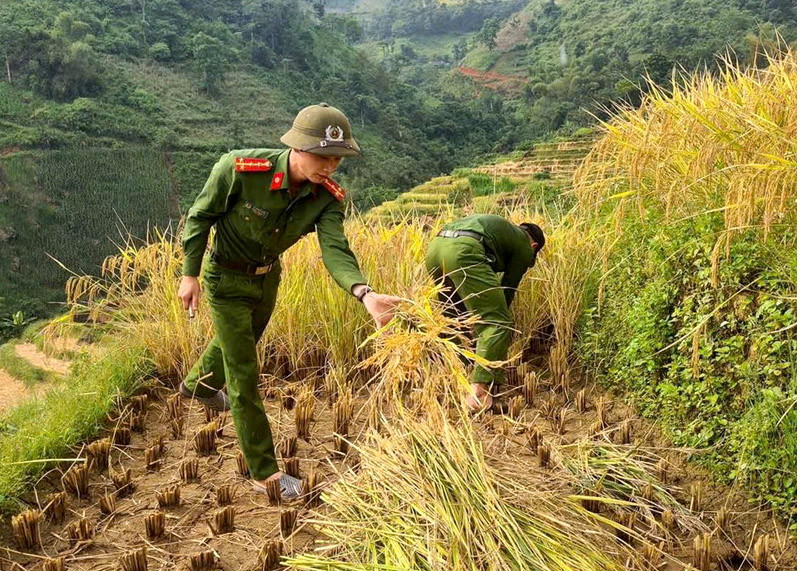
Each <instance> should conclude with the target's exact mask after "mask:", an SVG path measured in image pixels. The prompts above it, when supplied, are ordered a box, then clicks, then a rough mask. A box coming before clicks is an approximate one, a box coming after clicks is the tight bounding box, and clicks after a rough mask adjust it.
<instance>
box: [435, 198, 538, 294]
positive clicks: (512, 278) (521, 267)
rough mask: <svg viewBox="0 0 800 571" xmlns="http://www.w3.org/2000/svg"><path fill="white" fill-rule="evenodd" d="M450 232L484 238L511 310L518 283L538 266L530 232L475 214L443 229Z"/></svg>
mask: <svg viewBox="0 0 800 571" xmlns="http://www.w3.org/2000/svg"><path fill="white" fill-rule="evenodd" d="M444 228H446V229H447V230H471V231H472V232H477V233H478V234H480V235H481V236H483V237H484V240H485V241H486V245H487V246H488V249H489V251H488V252H486V254H487V255H488V257H489V265H490V266H491V267H492V270H494V271H495V272H497V273H501V272H502V274H503V279H502V280H501V281H500V285H501V286H502V287H503V291H504V293H505V296H506V303H508V305H509V307H510V306H511V302H512V301H513V299H514V294H516V293H517V287H519V282H520V281H522V276H523V275H525V272H526V271H528V269H529V268H532V267H533V265H534V264H535V263H536V254H535V252H534V251H533V248H531V241H530V238H529V236H528V233H527V232H525V230H523V229H522V228H520V227H519V226H517V225H515V224H512V223H511V222H509V221H508V220H506V219H505V218H503V217H502V216H496V215H494V214H475V215H473V216H467V217H466V218H462V219H460V220H456V221H455V222H451V223H450V224H447V225H445V226H444Z"/></svg>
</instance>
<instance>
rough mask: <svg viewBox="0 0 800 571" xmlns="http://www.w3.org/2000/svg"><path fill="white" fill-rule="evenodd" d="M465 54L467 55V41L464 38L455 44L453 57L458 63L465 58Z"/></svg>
mask: <svg viewBox="0 0 800 571" xmlns="http://www.w3.org/2000/svg"><path fill="white" fill-rule="evenodd" d="M465 55H467V42H466V40H463V39H462V40H459V41H458V42H457V43H455V44H453V59H454V60H455V62H456V63H458V62H460V61H461V60H462V59H464V56H465Z"/></svg>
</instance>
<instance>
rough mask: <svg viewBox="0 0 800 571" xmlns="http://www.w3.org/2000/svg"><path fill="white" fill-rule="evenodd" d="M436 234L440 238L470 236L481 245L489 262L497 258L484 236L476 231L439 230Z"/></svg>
mask: <svg viewBox="0 0 800 571" xmlns="http://www.w3.org/2000/svg"><path fill="white" fill-rule="evenodd" d="M437 236H439V237H441V238H461V237H462V236H466V237H467V238H472V239H473V240H477V241H478V242H480V243H481V245H482V246H483V251H484V252H485V253H486V256H487V257H488V258H489V261H490V262H491V263H494V261H495V260H496V259H497V256H495V255H494V252H492V250H491V248H489V244H487V243H486V238H485V237H484V236H483V234H478V233H477V232H473V231H472V230H439V233H438V234H437Z"/></svg>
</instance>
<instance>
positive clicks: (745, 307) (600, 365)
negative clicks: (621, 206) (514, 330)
mask: <svg viewBox="0 0 800 571" xmlns="http://www.w3.org/2000/svg"><path fill="white" fill-rule="evenodd" d="M722 227H723V226H722V222H721V217H720V216H719V215H718V214H702V215H700V216H698V217H696V218H694V219H692V220H689V221H685V222H682V223H676V224H671V225H665V224H663V222H662V221H659V220H655V219H653V220H646V221H644V222H642V221H639V220H638V219H634V218H631V220H629V221H628V222H627V223H626V225H625V228H626V229H625V235H624V236H623V237H622V241H621V243H620V244H619V245H618V247H617V248H616V249H615V253H614V254H612V256H611V258H610V259H609V262H608V265H609V267H610V268H613V271H611V272H609V274H608V275H607V276H606V279H605V282H604V283H605V295H604V298H603V300H602V303H601V305H600V307H599V309H598V308H597V307H595V308H594V309H593V310H592V311H591V312H590V314H589V315H587V316H586V319H585V323H584V326H583V330H582V340H581V351H580V353H581V354H582V360H583V363H584V365H585V366H587V367H591V368H595V369H596V370H597V374H598V376H599V378H600V380H601V381H602V382H603V383H604V384H605V385H607V386H609V387H612V388H614V389H617V390H619V391H621V392H625V393H628V394H630V395H632V396H631V399H632V400H633V401H634V402H635V403H636V405H637V407H638V408H639V410H640V412H641V413H642V414H643V415H645V416H647V417H650V418H654V419H657V420H658V421H659V422H660V423H661V424H662V425H663V426H664V428H665V429H666V430H667V432H668V433H669V434H670V435H671V437H672V438H673V439H674V441H675V442H676V443H677V444H680V445H684V446H689V447H700V448H707V451H706V452H704V453H703V454H702V455H700V456H699V457H698V460H700V461H701V462H702V463H704V464H705V465H707V466H708V467H709V468H710V469H711V471H712V472H713V473H714V474H715V476H717V477H719V478H721V479H724V480H730V481H733V480H737V481H738V482H739V483H741V484H742V485H744V486H747V487H748V488H749V489H750V490H752V491H753V492H754V495H756V496H759V497H760V498H761V499H763V500H766V501H769V502H770V503H771V504H772V505H773V506H774V507H775V508H776V509H778V510H779V511H780V512H781V513H782V514H783V515H784V516H787V517H796V513H795V511H794V510H796V474H795V472H794V466H795V462H796V442H795V438H794V431H795V425H796V412H795V409H796V371H795V367H794V363H795V362H796V358H797V342H796V337H795V327H796V322H797V305H796V294H795V292H796V283H797V282H796V267H795V266H794V264H793V262H792V261H791V260H792V259H793V257H794V255H795V250H794V244H795V239H796V238H795V237H794V234H793V233H792V232H790V233H789V235H785V236H781V237H775V238H771V239H770V241H769V242H767V243H764V242H763V240H762V238H761V236H760V235H759V233H758V232H756V231H752V232H748V233H745V234H742V235H739V236H736V237H735V238H734V239H733V242H732V244H731V251H730V256H729V257H726V256H725V250H724V247H723V248H722V252H720V253H719V254H717V253H713V254H712V252H714V246H715V244H716V241H717V236H718V233H719V231H720V230H721V229H722ZM714 255H719V256H720V259H719V269H718V271H717V275H716V276H714V275H712V269H711V268H712V265H713V264H712V262H711V259H712V256H714ZM713 280H718V284H716V286H715V285H712V281H713ZM789 434H791V435H792V436H791V437H789V436H788V435H789ZM767 443H768V444H767Z"/></svg>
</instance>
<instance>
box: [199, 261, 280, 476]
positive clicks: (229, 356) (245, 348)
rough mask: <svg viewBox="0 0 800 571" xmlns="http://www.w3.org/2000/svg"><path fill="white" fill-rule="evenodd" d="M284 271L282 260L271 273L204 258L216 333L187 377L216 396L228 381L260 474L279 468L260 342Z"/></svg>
mask: <svg viewBox="0 0 800 571" xmlns="http://www.w3.org/2000/svg"><path fill="white" fill-rule="evenodd" d="M280 275H281V268H280V264H279V263H276V264H275V266H274V267H273V268H272V270H271V271H270V272H269V273H267V274H264V275H261V276H254V275H247V274H244V273H239V272H234V271H231V270H227V269H224V268H220V267H219V266H217V265H216V264H214V263H213V262H212V261H210V260H209V261H207V262H206V264H205V270H204V282H205V294H206V296H207V298H208V305H209V307H210V308H211V317H212V319H213V321H214V329H215V336H214V338H213V339H212V340H211V343H209V345H208V347H207V348H206V350H205V352H204V353H203V355H202V356H201V357H200V359H199V360H198V361H197V362H196V363H195V364H194V366H193V367H192V370H191V371H189V374H188V375H187V377H186V379H185V380H184V383H185V385H186V387H187V388H188V389H189V390H191V391H193V392H194V393H195V394H196V395H197V396H199V397H210V396H213V395H214V394H215V393H216V391H218V390H220V389H221V388H222V387H223V385H225V384H226V383H227V386H228V398H229V399H230V404H231V415H232V416H233V423H234V426H236V434H237V436H238V437H239V446H240V447H241V449H242V452H243V453H244V457H245V459H246V460H247V465H248V466H249V467H250V475H251V476H252V477H253V478H254V479H258V480H263V479H265V478H267V477H268V476H270V475H272V474H274V473H275V472H277V471H278V463H277V461H276V459H275V447H274V444H273V441H272V431H271V430H270V427H269V421H268V420H267V415H266V413H265V412H264V404H263V402H262V400H261V395H260V393H259V391H258V373H259V370H258V355H257V353H256V343H258V340H259V339H260V338H261V334H262V333H263V332H264V329H265V328H266V326H267V323H269V318H270V316H271V315H272V310H273V309H274V308H275V298H276V295H277V293H278V284H279V282H280ZM206 375H209V376H208V377H207V378H203V377H206ZM201 378H202V380H201V381H200V382H198V379H201Z"/></svg>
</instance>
